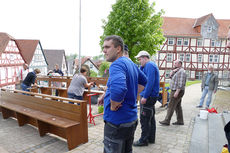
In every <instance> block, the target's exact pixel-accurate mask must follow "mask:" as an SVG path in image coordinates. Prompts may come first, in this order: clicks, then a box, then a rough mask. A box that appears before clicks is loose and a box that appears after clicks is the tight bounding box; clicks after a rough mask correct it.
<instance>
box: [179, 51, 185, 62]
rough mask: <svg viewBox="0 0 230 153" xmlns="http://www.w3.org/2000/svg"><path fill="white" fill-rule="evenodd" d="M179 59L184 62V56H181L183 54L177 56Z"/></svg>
mask: <svg viewBox="0 0 230 153" xmlns="http://www.w3.org/2000/svg"><path fill="white" fill-rule="evenodd" d="M179 59H180V60H181V61H184V54H183V53H181V54H179Z"/></svg>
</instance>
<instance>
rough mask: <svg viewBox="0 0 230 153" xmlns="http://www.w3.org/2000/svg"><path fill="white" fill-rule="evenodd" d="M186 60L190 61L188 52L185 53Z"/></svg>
mask: <svg viewBox="0 0 230 153" xmlns="http://www.w3.org/2000/svg"><path fill="white" fill-rule="evenodd" d="M186 62H190V54H186Z"/></svg>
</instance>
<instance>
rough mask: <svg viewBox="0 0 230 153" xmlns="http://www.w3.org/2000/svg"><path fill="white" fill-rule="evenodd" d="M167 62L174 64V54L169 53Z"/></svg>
mask: <svg viewBox="0 0 230 153" xmlns="http://www.w3.org/2000/svg"><path fill="white" fill-rule="evenodd" d="M166 60H167V61H168V62H172V61H173V54H172V53H167V58H166Z"/></svg>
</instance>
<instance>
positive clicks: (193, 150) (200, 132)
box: [189, 116, 208, 153]
mask: <svg viewBox="0 0 230 153" xmlns="http://www.w3.org/2000/svg"><path fill="white" fill-rule="evenodd" d="M189 153H208V120H204V119H200V117H198V116H197V117H195V124H194V127H193V132H192V138H191V143H190V148H189Z"/></svg>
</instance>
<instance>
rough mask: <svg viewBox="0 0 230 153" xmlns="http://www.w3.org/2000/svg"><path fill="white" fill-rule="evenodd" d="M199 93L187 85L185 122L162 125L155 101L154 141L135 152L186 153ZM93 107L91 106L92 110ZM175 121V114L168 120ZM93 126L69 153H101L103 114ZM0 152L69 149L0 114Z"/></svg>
mask: <svg viewBox="0 0 230 153" xmlns="http://www.w3.org/2000/svg"><path fill="white" fill-rule="evenodd" d="M200 96H201V91H200V84H194V85H192V86H189V87H187V88H186V90H185V95H184V98H183V100H182V108H183V115H184V122H185V125H183V126H176V125H170V126H161V125H160V124H159V121H161V120H163V119H164V117H165V115H166V108H160V103H158V102H157V104H156V126H157V132H156V143H155V144H149V145H148V146H146V147H133V150H134V153H141V152H145V153H150V152H151V153H188V149H189V143H190V138H191V134H192V128H193V124H194V123H193V122H194V121H193V119H194V117H195V116H196V115H197V114H198V113H199V109H197V108H196V107H195V106H196V105H197V104H198V102H199V98H200ZM96 110H97V109H96V106H93V112H95V111H96ZM174 121H176V117H175V114H174V115H173V117H172V120H171V123H172V122H174ZM95 122H96V125H95V126H94V125H92V124H89V141H88V143H85V144H82V145H80V146H78V147H77V148H75V149H73V150H71V151H69V153H102V152H103V143H102V141H103V129H104V123H103V119H102V116H98V117H96V118H95ZM140 134H141V129H140V124H138V127H137V130H136V132H135V140H138V139H139V137H140ZM0 137H1V139H0V153H7V152H8V153H63V152H68V148H67V144H66V141H65V140H63V139H61V138H59V137H56V136H54V135H46V136H44V137H40V136H39V133H38V131H37V129H36V128H34V127H32V126H29V125H25V126H23V127H19V126H18V125H17V122H16V121H15V120H14V119H7V120H3V119H2V115H1V113H0Z"/></svg>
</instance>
